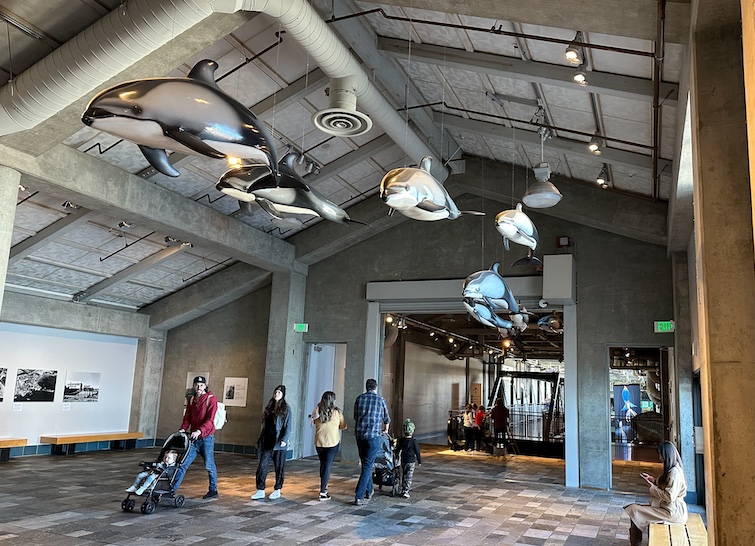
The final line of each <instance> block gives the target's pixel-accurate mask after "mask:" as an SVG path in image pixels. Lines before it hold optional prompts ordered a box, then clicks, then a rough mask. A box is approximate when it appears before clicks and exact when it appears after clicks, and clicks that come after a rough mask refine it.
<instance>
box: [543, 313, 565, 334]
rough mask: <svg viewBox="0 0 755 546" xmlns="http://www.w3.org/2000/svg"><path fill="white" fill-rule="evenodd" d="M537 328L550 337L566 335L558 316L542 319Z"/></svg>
mask: <svg viewBox="0 0 755 546" xmlns="http://www.w3.org/2000/svg"><path fill="white" fill-rule="evenodd" d="M537 327H538V328H540V329H541V330H542V331H543V332H545V333H546V334H550V335H556V334H562V333H564V329H563V328H562V327H561V321H560V320H559V319H558V317H557V316H556V315H546V316H544V317H542V318H541V319H540V320H538V321H537Z"/></svg>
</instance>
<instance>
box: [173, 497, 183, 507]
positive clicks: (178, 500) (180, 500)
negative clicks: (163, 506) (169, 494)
mask: <svg viewBox="0 0 755 546" xmlns="http://www.w3.org/2000/svg"><path fill="white" fill-rule="evenodd" d="M185 501H186V499H184V496H183V495H176V498H175V499H173V504H174V505H175V506H176V508H181V507H182V506H183V505H184V502H185Z"/></svg>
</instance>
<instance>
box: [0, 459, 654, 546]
mask: <svg viewBox="0 0 755 546" xmlns="http://www.w3.org/2000/svg"><path fill="white" fill-rule="evenodd" d="M157 452H158V450H146V449H140V450H133V451H113V452H97V453H85V454H81V455H76V456H73V457H60V456H55V457H54V456H37V457H22V458H14V459H11V460H10V461H8V462H5V463H0V478H1V480H0V546H10V545H24V546H29V545H53V544H54V545H56V546H68V545H84V544H93V545H99V544H118V545H127V544H128V545H137V546H138V545H151V546H160V545H165V544H172V543H179V544H196V545H199V546H210V545H224V546H228V545H234V546H236V545H239V546H240V545H244V544H281V545H284V544H285V545H291V544H328V545H338V546H348V545H352V544H385V545H388V544H392V545H406V546H420V545H425V544H427V545H433V546H441V545H445V544H448V545H460V546H472V545H493V544H504V545H510V544H511V545H513V544H517V545H520V546H525V545H530V546H593V545H625V544H627V543H628V542H627V538H628V533H627V528H628V525H629V519H628V518H627V516H626V514H625V512H624V511H623V510H622V506H624V505H625V504H628V503H630V502H634V501H640V502H645V501H646V496H645V491H646V489H645V488H644V487H642V485H641V480H640V479H639V478H637V475H638V473H639V472H641V471H649V472H653V473H656V472H657V471H658V466H657V465H653V464H648V463H638V462H631V461H627V462H617V463H615V464H614V472H615V485H616V489H617V490H615V491H610V492H606V491H594V490H587V489H574V488H566V487H564V485H563V484H564V465H563V461H560V460H553V459H542V458H535V457H527V456H509V457H506V458H500V457H493V456H491V455H487V454H482V453H464V452H456V453H455V452H452V451H450V450H447V449H445V448H443V447H438V446H423V460H424V464H423V465H422V466H421V467H418V469H417V472H416V473H415V480H414V488H413V490H412V492H411V498H410V499H400V498H392V497H391V496H390V495H389V494H387V493H386V492H385V491H384V492H382V493H379V492H376V495H375V496H374V497H373V499H372V500H371V501H370V502H369V503H368V504H367V505H366V506H354V505H353V504H351V503H352V501H353V497H354V486H355V484H356V479H357V476H358V467H357V465H355V464H350V463H335V465H334V469H333V475H332V477H331V482H330V487H329V489H330V493H331V495H332V496H333V499H332V500H330V501H325V502H319V501H318V500H317V491H318V485H319V483H318V476H317V473H318V464H319V463H318V461H317V460H312V459H307V460H296V461H288V462H287V463H286V482H285V486H284V488H283V490H282V492H283V495H282V497H281V498H280V499H278V500H275V501H271V500H269V499H265V500H263V501H251V500H250V499H249V495H251V494H252V493H253V492H254V471H255V469H256V465H257V461H256V459H254V458H252V457H250V456H245V455H238V454H230V453H219V454H217V455H216V462H217V464H218V469H219V487H218V488H219V490H220V498H219V499H216V500H209V501H203V500H201V496H202V495H203V494H204V493H205V491H206V490H207V479H206V474H205V472H204V469H203V467H202V464H201V459H198V460H197V461H195V463H194V464H193V465H192V467H191V468H190V470H189V472H188V473H187V476H186V479H185V480H184V484H183V486H182V487H181V493H183V494H184V495H186V497H187V500H186V504H185V506H184V507H182V508H175V507H174V506H173V505H172V504H170V503H165V502H164V503H160V504H159V505H158V507H157V509H156V510H155V512H154V513H153V514H151V515H142V514H141V513H140V512H139V511H138V504H137V509H136V511H134V512H131V513H129V512H123V511H122V510H121V507H120V505H121V501H122V500H123V499H124V498H125V493H124V492H123V490H124V489H125V488H126V487H127V486H128V485H130V483H131V481H132V480H133V477H134V476H135V475H136V473H137V472H139V470H140V468H139V466H138V461H140V460H151V459H153V458H154V457H156V456H157ZM272 477H273V472H272V468H271V472H270V475H269V476H268V482H269V486H268V494H269V492H270V491H272ZM619 490H621V491H619Z"/></svg>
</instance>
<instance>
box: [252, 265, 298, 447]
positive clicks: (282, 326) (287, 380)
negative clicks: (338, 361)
mask: <svg viewBox="0 0 755 546" xmlns="http://www.w3.org/2000/svg"><path fill="white" fill-rule="evenodd" d="M306 291H307V277H305V276H304V275H301V274H299V273H293V272H275V273H273V285H272V290H271V295H270V322H269V327H268V334H267V357H266V363H265V392H264V393H263V394H262V397H261V398H262V404H263V407H264V405H265V404H267V401H268V400H270V397H271V396H272V394H273V389H274V388H275V387H276V385H280V384H283V385H285V386H286V401H287V402H288V403H289V404H290V405H291V408H292V410H293V414H292V421H291V426H292V427H294V428H293V432H292V434H291V440H290V442H291V443H290V446H291V448H290V449H292V450H293V452H294V457H300V456H301V452H302V446H301V439H302V438H303V437H304V434H303V430H304V428H303V427H304V426H305V425H306V424H307V423H306V419H301V417H300V416H301V415H306V412H307V408H303V407H301V405H302V404H303V401H304V399H305V395H306V392H305V389H304V387H303V385H304V375H303V374H304V356H305V355H304V342H303V340H302V334H300V333H297V332H294V323H295V322H302V321H303V320H304V302H305V295H306Z"/></svg>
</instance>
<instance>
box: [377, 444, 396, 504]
mask: <svg viewBox="0 0 755 546" xmlns="http://www.w3.org/2000/svg"><path fill="white" fill-rule="evenodd" d="M380 440H381V443H380V451H378V454H377V457H375V464H374V465H373V467H372V483H373V484H374V485H376V486H377V487H378V491H382V490H383V486H384V485H385V486H390V488H391V497H395V496H396V495H397V494H398V492H399V491H401V461H400V460H398V459H400V456H399V455H398V453H397V452H396V440H395V438H392V437H391V436H389V435H388V434H383V435H382V436H381V437H380Z"/></svg>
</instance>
